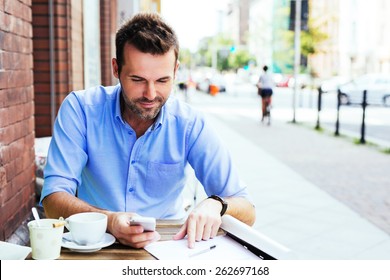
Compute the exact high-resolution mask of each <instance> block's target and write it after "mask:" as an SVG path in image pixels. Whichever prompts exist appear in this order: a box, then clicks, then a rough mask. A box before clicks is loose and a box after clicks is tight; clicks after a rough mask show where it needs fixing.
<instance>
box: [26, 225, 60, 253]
mask: <svg viewBox="0 0 390 280" xmlns="http://www.w3.org/2000/svg"><path fill="white" fill-rule="evenodd" d="M64 224H65V223H64V221H62V220H58V219H40V220H39V221H36V220H33V221H31V222H29V223H28V224H27V226H28V230H29V232H30V245H31V249H32V258H33V259H35V260H54V259H57V258H59V256H60V253H61V241H62V235H63V233H64Z"/></svg>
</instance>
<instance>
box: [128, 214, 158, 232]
mask: <svg viewBox="0 0 390 280" xmlns="http://www.w3.org/2000/svg"><path fill="white" fill-rule="evenodd" d="M130 225H131V226H142V227H143V228H144V231H155V230H156V219H155V218H152V217H142V216H134V217H131V218H130Z"/></svg>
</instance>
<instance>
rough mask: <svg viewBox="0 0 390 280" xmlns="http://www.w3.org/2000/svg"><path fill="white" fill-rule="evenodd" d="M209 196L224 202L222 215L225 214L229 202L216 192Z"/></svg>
mask: <svg viewBox="0 0 390 280" xmlns="http://www.w3.org/2000/svg"><path fill="white" fill-rule="evenodd" d="M208 198H211V199H215V200H217V201H219V202H221V204H222V210H221V216H223V214H225V212H226V210H227V208H228V204H227V202H226V201H225V200H224V199H223V198H222V197H220V196H218V195H215V194H213V195H210V196H209V197H208Z"/></svg>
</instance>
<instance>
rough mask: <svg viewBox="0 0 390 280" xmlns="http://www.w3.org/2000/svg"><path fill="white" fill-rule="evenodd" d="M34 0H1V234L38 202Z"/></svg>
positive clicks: (0, 236) (7, 233) (8, 232)
mask: <svg viewBox="0 0 390 280" xmlns="http://www.w3.org/2000/svg"><path fill="white" fill-rule="evenodd" d="M30 2H31V1H29V0H20V1H17V0H0V206H1V210H0V225H1V227H0V240H5V239H7V238H8V237H9V236H10V235H11V234H12V233H13V232H14V231H15V229H16V228H17V227H18V226H19V225H21V224H22V222H23V221H24V220H25V219H26V218H27V217H28V216H29V215H30V213H31V207H32V206H33V205H34V204H35V192H34V191H35V190H34V138H35V135H34V88H33V71H32V68H33V59H32V26H31V20H32V16H31V3H30Z"/></svg>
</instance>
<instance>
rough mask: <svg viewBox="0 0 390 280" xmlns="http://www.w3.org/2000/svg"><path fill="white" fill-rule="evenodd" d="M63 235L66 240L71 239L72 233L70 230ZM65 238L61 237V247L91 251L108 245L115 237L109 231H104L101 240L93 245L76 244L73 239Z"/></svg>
mask: <svg viewBox="0 0 390 280" xmlns="http://www.w3.org/2000/svg"><path fill="white" fill-rule="evenodd" d="M63 236H64V238H65V239H67V240H72V235H71V233H70V232H66V233H64V235H63ZM67 240H64V239H62V243H61V246H62V247H65V248H68V249H70V250H72V251H75V252H80V253H91V252H96V251H99V250H100V249H101V248H103V247H107V246H110V245H111V244H113V243H114V242H115V237H114V236H113V235H111V234H109V233H105V234H104V237H103V239H102V241H100V242H99V243H96V244H93V245H78V244H76V243H75V242H73V241H67Z"/></svg>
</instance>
